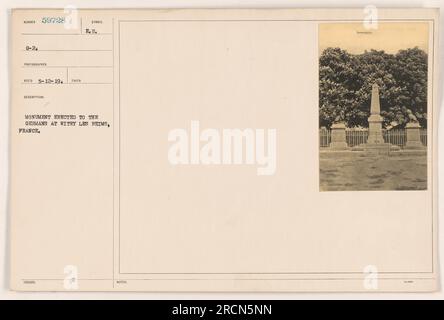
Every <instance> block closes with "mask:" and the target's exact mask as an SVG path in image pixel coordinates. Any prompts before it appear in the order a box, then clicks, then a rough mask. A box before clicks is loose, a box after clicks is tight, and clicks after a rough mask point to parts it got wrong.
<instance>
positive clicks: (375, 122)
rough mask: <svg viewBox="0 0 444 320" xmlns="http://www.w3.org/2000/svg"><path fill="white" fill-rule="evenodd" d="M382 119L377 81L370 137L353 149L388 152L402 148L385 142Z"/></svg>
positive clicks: (373, 86)
mask: <svg viewBox="0 0 444 320" xmlns="http://www.w3.org/2000/svg"><path fill="white" fill-rule="evenodd" d="M382 120H383V119H382V117H381V106H380V104H379V87H378V85H377V84H376V83H375V84H373V85H372V96H371V102H370V117H368V139H367V142H366V143H363V144H360V145H358V146H356V147H353V150H356V151H367V152H370V153H388V152H390V151H398V150H399V149H400V148H399V147H398V146H395V145H392V144H390V143H386V142H384V137H383V135H382Z"/></svg>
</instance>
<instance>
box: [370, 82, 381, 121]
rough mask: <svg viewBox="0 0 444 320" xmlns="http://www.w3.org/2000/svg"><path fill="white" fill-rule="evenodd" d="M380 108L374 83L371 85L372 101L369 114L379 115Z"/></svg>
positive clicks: (377, 91)
mask: <svg viewBox="0 0 444 320" xmlns="http://www.w3.org/2000/svg"><path fill="white" fill-rule="evenodd" d="M380 112H381V107H380V106H379V87H378V85H377V84H376V83H374V84H373V85H372V100H371V104H370V114H377V115H379V114H380Z"/></svg>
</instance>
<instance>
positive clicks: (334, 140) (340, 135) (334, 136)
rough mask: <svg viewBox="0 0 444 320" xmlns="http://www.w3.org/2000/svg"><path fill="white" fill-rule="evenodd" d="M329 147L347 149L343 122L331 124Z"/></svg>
mask: <svg viewBox="0 0 444 320" xmlns="http://www.w3.org/2000/svg"><path fill="white" fill-rule="evenodd" d="M330 149H334V150H346V149H348V146H347V140H346V136H345V124H344V123H342V122H340V123H334V124H333V125H332V126H331V142H330Z"/></svg>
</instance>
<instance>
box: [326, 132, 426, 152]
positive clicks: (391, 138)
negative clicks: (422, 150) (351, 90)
mask: <svg viewBox="0 0 444 320" xmlns="http://www.w3.org/2000/svg"><path fill="white" fill-rule="evenodd" d="M382 135H383V138H384V142H386V143H391V144H394V145H397V146H399V147H401V148H402V147H404V146H405V144H406V142H407V133H406V130H405V129H392V130H385V129H384V130H383V132H382ZM345 139H346V142H347V145H348V146H349V147H354V146H357V145H360V144H363V143H366V142H367V139H368V129H351V128H347V129H346V130H345ZM420 139H421V142H422V144H423V145H424V146H427V129H420ZM330 143H331V130H329V129H326V128H321V129H319V146H320V147H321V148H325V147H328V146H329V145H330Z"/></svg>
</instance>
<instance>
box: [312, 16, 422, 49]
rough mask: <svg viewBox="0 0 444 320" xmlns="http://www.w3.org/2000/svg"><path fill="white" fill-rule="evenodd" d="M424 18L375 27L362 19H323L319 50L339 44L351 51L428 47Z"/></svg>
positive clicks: (385, 23)
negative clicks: (369, 25) (357, 21)
mask: <svg viewBox="0 0 444 320" xmlns="http://www.w3.org/2000/svg"><path fill="white" fill-rule="evenodd" d="M428 27H429V24H428V23H427V22H379V23H378V28H377V29H366V28H364V25H363V24H362V23H325V24H324V23H322V24H320V25H319V50H320V52H322V51H323V50H324V49H326V48H328V47H339V48H341V49H344V50H347V51H348V52H350V53H355V54H356V53H362V52H364V51H365V50H370V49H375V50H384V51H385V52H387V53H396V52H398V50H400V49H407V48H413V47H419V48H420V49H423V50H424V51H425V52H427V51H428V38H429V36H428Z"/></svg>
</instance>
